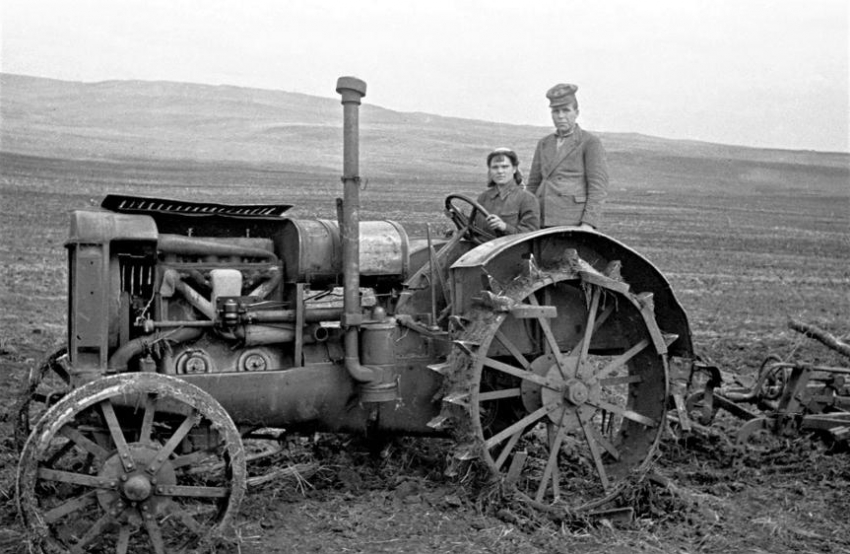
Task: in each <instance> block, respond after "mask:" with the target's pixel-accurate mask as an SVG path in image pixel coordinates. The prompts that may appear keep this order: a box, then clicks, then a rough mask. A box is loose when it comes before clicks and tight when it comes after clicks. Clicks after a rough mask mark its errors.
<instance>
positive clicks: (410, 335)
mask: <svg viewBox="0 0 850 554" xmlns="http://www.w3.org/2000/svg"><path fill="white" fill-rule="evenodd" d="M337 92H338V93H339V94H340V96H341V103H342V106H343V136H344V141H343V174H342V179H341V180H342V187H343V198H339V199H337V200H336V202H337V213H338V218H337V219H336V220H326V219H298V218H292V217H289V216H288V215H287V213H286V212H287V211H288V210H289V209H290V208H291V207H292V206H291V205H289V204H285V203H276V204H255V203H244V204H221V203H214V202H199V201H187V200H175V199H164V198H149V197H142V196H125V195H107V196H106V197H105V198H104V200H103V201H102V203H101V205H100V206H99V207H97V208H92V207H87V208H83V209H78V210H74V211H73V212H72V213H71V217H70V232H69V236H68V240H67V241H66V244H65V246H66V249H67V252H68V261H67V264H68V279H69V282H68V330H67V345H66V346H64V347H62V348H61V349H59V350H58V351H56V352H55V353H53V354H51V355H50V356H48V358H47V360H46V361H45V363H44V364H42V365H41V366H40V367H37V368H34V370H33V371H32V373H31V375H30V377H29V381H28V383H27V387H26V390H25V391H24V394H23V395H22V397H21V400H20V402H19V404H18V406H17V409H16V414H17V420H16V429H15V433H16V436H15V439H16V443H17V444H18V446H19V448H20V451H21V453H20V461H19V465H18V469H17V502H18V509H19V513H20V516H21V520H22V523H23V525H24V527H25V529H26V531H27V533H28V536H29V541H30V544H31V545H32V547H33V549H34V550H36V551H40V552H49V553H74V554H76V553H94V552H116V553H118V554H125V553H133V552H153V553H155V554H166V553H168V554H174V553H180V552H195V551H199V550H204V549H206V550H210V549H214V548H215V547H216V545H218V544H220V543H221V541H222V540H224V539H225V538H227V537H228V536H230V535H231V534H232V533H231V526H232V523H233V520H234V518H235V517H236V514H237V513H238V510H239V506H240V503H241V501H242V499H243V497H244V496H245V493H246V489H247V488H248V485H249V483H250V479H249V477H248V470H247V460H248V459H249V457H250V456H251V455H250V454H249V452H248V450H249V449H248V448H246V444H247V443H248V442H249V441H252V440H254V439H256V438H262V439H268V438H269V437H271V439H272V440H273V441H274V440H278V439H280V438H281V437H292V436H304V435H309V434H311V433H317V432H321V433H340V434H353V435H362V436H367V437H371V438H377V439H387V438H391V437H397V436H421V437H438V438H443V439H448V440H449V441H450V443H451V445H452V446H451V448H450V449H449V452H447V453H446V472H447V473H448V474H451V475H457V476H461V477H462V476H465V475H467V476H468V475H478V476H483V479H484V480H485V481H487V482H489V483H495V484H497V485H499V486H501V487H507V488H509V489H510V490H511V491H513V492H514V493H516V494H514V495H513V496H514V497H515V498H518V499H519V501H523V499H524V500H525V501H527V502H528V503H529V504H531V505H534V506H540V507H542V508H543V509H546V510H561V511H563V512H564V513H575V514H591V513H594V511H600V510H604V509H606V507H607V506H609V505H610V503H611V502H612V501H613V500H614V499H616V498H617V497H618V496H619V495H621V493H622V492H623V490H624V488H626V487H628V485H629V483H631V482H633V480H634V478H635V477H636V476H640V475H642V474H644V473H646V472H647V471H649V470H650V469H651V466H652V462H653V460H654V458H655V456H656V451H657V448H658V444H659V441H660V439H661V436H662V434H663V432H664V430H665V429H666V428H667V425H666V421H667V418H668V412H671V410H670V403H671V398H673V399H674V400H675V402H674V405H675V408H674V409H673V410H672V412H673V413H674V414H675V417H678V418H679V421H680V425H681V426H682V428H685V427H689V426H691V425H693V426H697V425H709V424H711V421H712V420H713V418H714V416H715V415H716V413H717V411H718V409H726V410H728V411H731V412H732V413H735V414H736V415H739V416H740V417H741V418H742V419H744V420H746V423H745V426H744V428H745V429H747V430H746V431H745V430H744V429H742V434H743V435H744V436H743V439H742V440H748V437H752V436H753V435H755V434H756V432H761V431H765V430H767V431H770V432H777V433H778V432H784V430H787V429H789V428H791V427H792V426H796V427H795V429H808V428H814V427H816V426H822V427H821V428H827V429H828V430H829V431H830V432H832V433H833V434H834V435H835V436H836V437H843V436H846V434H847V432H848V431H847V426H848V425H850V421H849V420H848V418H847V417H846V409H847V406H848V403H847V398H848V391H847V388H846V386H845V385H844V376H845V375H846V374H847V373H848V370H846V369H841V368H815V367H809V366H802V365H795V364H791V365H789V364H786V363H784V362H782V361H781V360H778V359H777V360H774V361H771V362H769V363H766V364H765V365H764V366H763V367H762V371H761V372H760V374H759V378H758V380H757V383H756V385H754V387H753V388H750V389H747V390H734V389H730V388H728V387H723V386H722V376H721V375H720V373H719V370H716V368H713V369H712V368H711V367H709V366H707V365H705V364H700V363H699V362H698V358H697V356H696V355H695V354H694V348H693V343H692V338H691V331H690V325H689V322H688V319H687V316H686V314H685V311H684V309H683V308H682V306H681V305H680V303H679V302H678V300H677V299H676V296H675V294H674V291H673V290H672V287H671V286H670V284H669V283H668V282H667V280H666V279H665V277H664V276H663V275H662V273H661V272H660V271H659V270H658V269H657V268H656V267H655V266H654V265H653V264H652V263H651V262H650V261H649V260H647V259H646V258H645V257H643V256H642V255H641V254H640V253H638V252H636V251H635V250H633V249H632V248H630V247H628V246H627V245H625V244H623V243H621V242H619V241H617V240H614V239H613V238H611V237H608V236H606V235H604V234H601V233H597V232H595V231H588V230H580V229H578V228H573V227H552V228H546V229H541V230H538V231H533V232H530V233H523V234H519V235H510V236H504V237H498V238H494V237H492V235H489V234H488V232H487V231H486V230H485V229H482V228H479V227H478V226H477V223H476V222H477V221H480V218H479V217H478V216H484V217H486V216H487V215H488V214H487V213H486V210H485V209H484V208H483V207H481V206H480V205H478V204H477V203H476V202H475V201H474V200H472V199H470V198H468V197H466V196H464V195H461V194H452V195H450V196H449V197H447V198H446V199H445V208H446V212H447V214H448V215H449V218H450V219H451V221H452V223H453V224H454V227H455V230H454V232H453V234H452V235H451V236H450V237H447V238H440V239H435V238H434V237H433V236H432V233H431V232H430V228H429V229H428V233H427V236H425V237H418V238H417V237H410V236H409V235H408V232H407V230H406V229H405V228H404V227H403V226H402V225H400V224H399V223H397V222H394V221H386V220H383V221H361V220H360V199H359V191H360V187H361V176H360V168H359V147H360V145H359V138H358V136H359V115H358V114H359V111H358V110H359V106H360V104H361V100H362V98H363V97H364V96H365V93H366V84H365V83H364V82H363V81H361V80H359V79H356V78H353V77H341V78H340V79H339V81H338V82H337ZM284 193H285V190H282V194H284ZM671 368H676V369H677V370H683V371H686V372H690V373H691V374H696V373H699V372H703V373H705V374H707V375H709V377H712V378H710V379H709V384H710V385H711V386H706V387H705V389H704V390H702V391H699V392H696V393H693V394H689V395H680V394H671V390H670V372H671ZM712 372H715V373H712ZM823 375H826V377H823ZM815 387H819V388H817V389H816V390H815ZM804 393H805V394H804ZM744 404H753V405H756V406H759V407H767V408H768V411H767V412H766V413H765V414H764V415H763V416H762V415H759V414H756V413H755V412H752V411H749V410H747V409H746V408H744V407H743V405H744ZM801 414H802V417H801ZM747 426H749V427H747Z"/></svg>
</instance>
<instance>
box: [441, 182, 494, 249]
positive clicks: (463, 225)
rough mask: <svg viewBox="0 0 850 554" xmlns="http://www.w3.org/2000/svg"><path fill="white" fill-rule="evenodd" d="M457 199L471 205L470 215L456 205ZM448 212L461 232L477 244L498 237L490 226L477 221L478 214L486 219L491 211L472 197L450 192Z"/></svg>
mask: <svg viewBox="0 0 850 554" xmlns="http://www.w3.org/2000/svg"><path fill="white" fill-rule="evenodd" d="M455 200H459V201H461V202H462V203H464V204H466V205H468V206H469V207H470V212H469V214H468V215H467V214H465V213H464V212H463V210H461V209H460V208H458V207H457V206H456V205H455V203H454V201H455ZM446 213H447V214H448V216H449V218H451V220H452V223H454V224H455V226H456V227H457V228H458V230H459V231H460V232H461V235H462V236H464V237H465V238H467V239H468V240H471V241H472V242H475V243H476V244H481V243H483V242H487V241H488V240H492V239H494V238H496V235H495V234H494V233H493V231H491V230H490V229H489V228H486V227H481V225H480V224H478V223H476V219H477V216H478V215H481V217H483V218H485V219H486V218H487V217H489V216H490V212H488V211H487V210H486V209H485V208H484V206H482V205H481V204H479V203H478V202H476V201H475V200H473V199H472V198H470V197H468V196H464V195H463V194H450V195H448V196H446Z"/></svg>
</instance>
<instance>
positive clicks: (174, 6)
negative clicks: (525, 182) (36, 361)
mask: <svg viewBox="0 0 850 554" xmlns="http://www.w3.org/2000/svg"><path fill="white" fill-rule="evenodd" d="M0 25H2V28H0V36H2V48H1V49H0V70H2V71H3V72H7V73H17V74H24V75H34V76H43V77H52V78H57V79H65V80H74V81H87V82H89V81H102V80H110V79H143V80H168V81H184V82H196V83H209V84H231V85H239V86H246V87H259V88H266V89H274V90H285V91H293V92H303V93H306V94H313V95H318V96H325V97H336V93H335V91H334V88H335V84H336V79H337V77H339V76H340V75H355V76H357V77H360V78H361V79H363V80H365V81H366V82H367V84H368V92H367V96H366V101H368V102H369V103H372V104H376V105H379V106H382V107H385V108H390V109H394V110H399V111H417V112H427V113H433V114H439V115H448V116H457V117H465V118H474V119H485V120H490V121H500V122H506V123H529V124H534V125H549V124H550V120H549V114H548V105H547V103H546V98H545V92H546V89H548V88H549V87H550V86H552V85H554V84H555V83H558V82H571V83H575V84H577V85H578V86H579V92H578V98H579V102H580V106H581V115H580V118H579V122H580V123H581V124H582V126H583V127H584V128H587V129H592V130H597V131H603V132H639V133H644V134H649V135H656V136H662V137H670V138H682V139H696V140H705V141H711V142H721V143H728V144H742V145H748V146H759V147H779V148H791V149H814V150H825V151H843V152H846V151H848V150H850V146H848V119H850V100H848V49H850V39H848V37H850V34H849V33H848V25H850V15H848V1H847V0H641V1H633V0H616V1H605V0H597V1H591V0H579V1H576V0H513V1H505V0H481V1H479V0H425V1H405V0H372V1H361V2H356V1H353V0H350V1H347V2H343V1H338V0H243V1H236V0H187V1H179V0H0ZM0 95H2V91H0ZM0 100H2V97H1V96H0Z"/></svg>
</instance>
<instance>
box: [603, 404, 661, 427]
mask: <svg viewBox="0 0 850 554" xmlns="http://www.w3.org/2000/svg"><path fill="white" fill-rule="evenodd" d="M587 403H588V404H590V405H591V406H593V407H595V408H600V409H602V410H605V411H607V412H611V413H612V414H617V415H619V416H622V417H624V418H626V419H630V420H632V421H634V422H636V423H640V424H641V425H646V426H647V427H658V422H657V421H656V420H654V419H652V418H650V417H646V416H645V415H642V414H639V413H637V412H635V411H632V410H627V409H625V408H621V407H619V406H615V405H614V404H611V403H610V402H606V401H604V400H589V401H588V402H587Z"/></svg>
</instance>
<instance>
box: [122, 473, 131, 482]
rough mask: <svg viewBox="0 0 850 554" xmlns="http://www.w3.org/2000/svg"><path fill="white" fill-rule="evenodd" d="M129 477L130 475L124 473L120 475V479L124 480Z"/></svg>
mask: <svg viewBox="0 0 850 554" xmlns="http://www.w3.org/2000/svg"><path fill="white" fill-rule="evenodd" d="M129 478H130V477H129V475H127V474H126V473H125V474H124V475H122V476H121V480H122V481H126V480H127V479H129Z"/></svg>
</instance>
